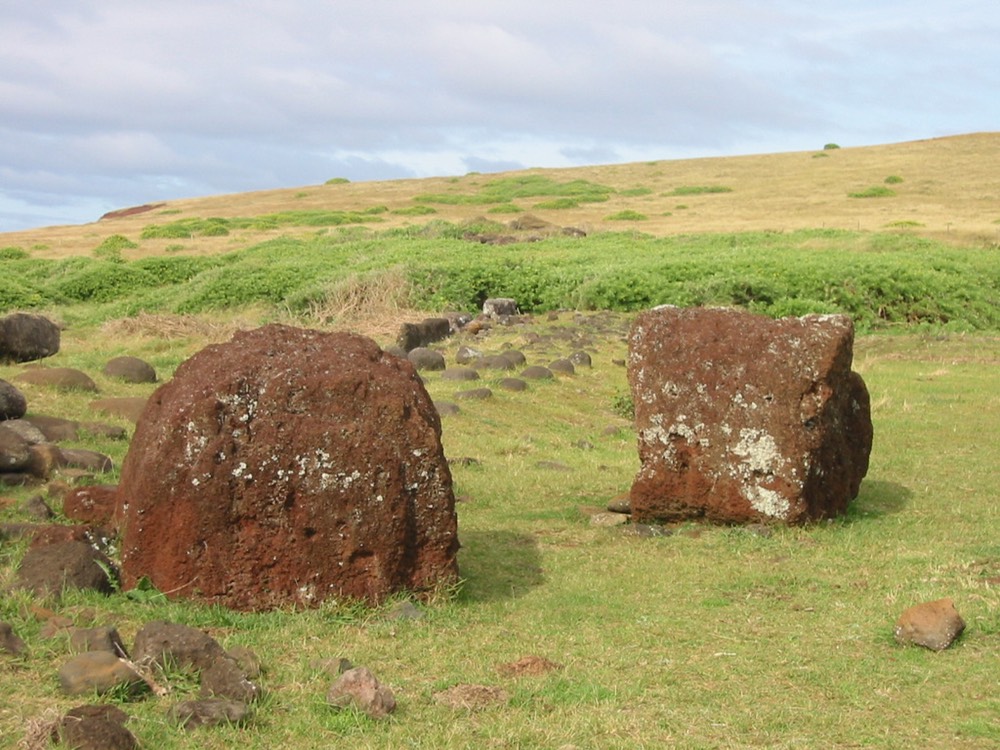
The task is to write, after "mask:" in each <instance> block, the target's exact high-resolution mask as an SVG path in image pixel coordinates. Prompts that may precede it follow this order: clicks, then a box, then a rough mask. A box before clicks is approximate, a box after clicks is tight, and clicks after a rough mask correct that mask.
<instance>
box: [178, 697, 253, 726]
mask: <svg viewBox="0 0 1000 750" xmlns="http://www.w3.org/2000/svg"><path fill="white" fill-rule="evenodd" d="M168 716H169V718H170V720H171V721H172V722H173V723H174V724H176V725H177V726H179V727H182V728H184V729H196V728H198V727H214V726H218V725H219V724H242V723H243V722H245V721H246V720H247V718H248V717H249V716H250V708H249V707H248V706H247V705H246V704H245V703H241V702H240V701H233V700H227V699H225V698H204V699H201V700H191V701H182V702H180V703H178V704H177V705H175V706H173V707H172V708H171V709H170V711H169V713H168Z"/></svg>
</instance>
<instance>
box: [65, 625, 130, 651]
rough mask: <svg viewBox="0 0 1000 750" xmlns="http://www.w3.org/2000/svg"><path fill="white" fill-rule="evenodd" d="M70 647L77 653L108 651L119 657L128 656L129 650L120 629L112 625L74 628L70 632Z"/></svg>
mask: <svg viewBox="0 0 1000 750" xmlns="http://www.w3.org/2000/svg"><path fill="white" fill-rule="evenodd" d="M69 648H70V650H71V651H74V652H76V653H83V652H87V651H107V652H108V653H109V654H114V655H115V656H117V657H124V658H126V659H127V658H128V651H127V650H126V649H125V643H124V642H123V641H122V637H121V635H119V634H118V629H117V628H115V627H114V626H112V625H99V626H97V627H94V628H73V629H71V630H70V632H69Z"/></svg>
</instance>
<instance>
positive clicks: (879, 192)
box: [847, 185, 896, 198]
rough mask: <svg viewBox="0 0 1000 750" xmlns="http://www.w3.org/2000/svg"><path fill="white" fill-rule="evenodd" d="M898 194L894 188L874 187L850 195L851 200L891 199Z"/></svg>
mask: <svg viewBox="0 0 1000 750" xmlns="http://www.w3.org/2000/svg"><path fill="white" fill-rule="evenodd" d="M895 194H896V191H895V190H893V189H892V188H887V187H885V185H873V186H872V187H870V188H865V189H864V190H859V191H857V192H854V193H848V194H847V195H848V197H850V198H891V197H892V196H894V195H895Z"/></svg>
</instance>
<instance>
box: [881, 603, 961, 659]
mask: <svg viewBox="0 0 1000 750" xmlns="http://www.w3.org/2000/svg"><path fill="white" fill-rule="evenodd" d="M964 630H965V621H964V620H963V619H962V616H961V615H959V614H958V610H956V609H955V603H954V602H953V601H952V600H951V599H938V600H936V601H933V602H924V603H923V604H916V605H914V606H912V607H910V608H909V609H907V610H906V611H904V612H903V614H902V615H900V617H899V620H897V621H896V629H895V636H896V641H897V642H898V643H901V644H904V645H905V644H914V645H917V646H923V647H925V648H929V649H932V650H934V651H943V650H944V649H946V648H948V647H949V646H950V645H951V644H952V643H954V642H955V640H956V639H957V638H958V637H959V636H960V635H961V634H962V631H964Z"/></svg>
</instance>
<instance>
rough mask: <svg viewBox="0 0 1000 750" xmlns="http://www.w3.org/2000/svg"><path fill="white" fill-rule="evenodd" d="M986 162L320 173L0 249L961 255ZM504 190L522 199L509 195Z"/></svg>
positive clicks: (877, 150) (988, 153)
mask: <svg viewBox="0 0 1000 750" xmlns="http://www.w3.org/2000/svg"><path fill="white" fill-rule="evenodd" d="M997 153H1000V133H978V134H971V135H963V136H955V137H948V138H938V139H932V140H924V141H914V142H909V143H899V144H892V145H885V146H870V147H863V148H837V149H833V148H826V149H824V148H818V149H817V150H816V151H806V152H795V153H782V154H768V155H759V156H738V157H722V158H705V159H687V160H676V161H671V160H663V161H655V162H643V163H635V164H622V165H612V166H595V167H578V168H573V169H531V170H524V171H519V172H507V173H501V174H490V175H485V174H468V175H465V176H463V177H450V178H449V177H436V178H430V179H420V180H394V181H387V182H364V183H347V182H342V181H339V180H337V179H336V178H335V176H333V175H331V178H332V179H331V181H330V184H325V185H312V186H305V187H301V188H289V189H281V190H267V191H260V192H253V193H240V194H234V195H221V196H213V197H209V198H192V199H188V200H172V201H164V202H157V200H156V196H150V197H149V198H150V204H148V205H153V206H155V207H154V208H153V209H152V210H150V211H146V212H142V213H136V214H132V215H123V216H118V217H115V218H107V219H104V220H101V221H97V222H94V223H90V224H85V225H81V226H63V227H48V228H44V229H34V230H30V231H24V232H9V233H5V234H0V247H5V246H16V247H22V248H28V249H30V251H31V254H32V256H33V257H39V258H43V257H44V258H60V257H65V256H67V255H89V254H91V253H92V252H93V251H94V249H95V248H96V247H98V246H99V245H100V244H101V243H102V241H104V240H105V239H106V238H107V237H108V236H109V235H122V236H124V237H126V238H128V239H129V240H130V241H131V242H133V243H135V244H136V247H134V248H128V249H126V250H125V251H124V255H125V257H126V258H133V257H141V256H148V255H149V254H151V253H163V252H168V251H169V252H183V253H191V254H206V253H218V252H223V251H230V250H234V249H238V248H240V247H246V246H249V245H252V244H255V243H258V242H261V241H263V240H267V239H272V238H274V237H277V236H293V237H294V236H306V235H309V234H313V233H315V232H316V231H317V222H318V223H319V226H322V218H321V216H322V215H323V214H326V215H327V217H328V220H329V221H331V222H332V221H334V220H335V218H336V217H332V216H331V214H335V213H339V214H341V216H340V217H339V219H340V220H343V221H345V222H349V223H359V224H363V225H365V226H369V227H371V228H372V229H389V228H397V227H404V226H414V225H420V224H424V223H426V222H427V221H429V220H432V219H441V220H445V221H448V222H452V223H462V222H466V221H470V220H473V219H475V218H477V217H483V216H485V217H488V218H493V219H497V220H500V221H509V220H510V219H511V218H514V217H516V216H518V215H519V214H521V213H525V212H527V213H531V214H533V215H535V216H538V217H540V218H542V219H544V220H546V221H550V222H552V223H554V224H558V225H560V226H573V227H578V228H580V229H583V230H584V231H587V232H590V233H595V232H602V231H621V230H622V229H633V230H636V231H640V232H643V233H647V234H651V235H654V236H668V235H678V234H690V233H699V232H745V231H779V232H781V231H790V230H795V229H818V228H829V229H844V230H851V231H858V230H861V231H866V232H882V231H890V232H906V233H910V234H916V235H919V236H922V237H927V238H932V239H937V240H942V241H945V242H947V243H950V244H957V245H962V246H967V247H996V246H997V244H998V242H1000V173H998V172H997V170H996V168H995V155H996V154H997ZM532 180H534V181H535V182H534V186H533V187H534V188H535V192H536V193H537V194H534V195H532V194H531V193H532V192H533V191H532V189H531V183H532ZM518 182H521V183H522V185H523V183H528V185H529V188H528V189H526V190H525V189H522V190H520V192H518V190H517V187H518V185H517V183H518ZM497 183H499V188H496V184H497ZM491 185H493V186H494V189H491ZM560 186H562V188H560ZM566 186H569V187H566ZM852 196H870V197H852ZM491 199H493V200H491ZM573 203H575V205H573ZM546 206H549V207H546ZM558 206H562V207H558ZM293 212H294V213H298V214H299V218H298V219H297V220H296V219H295V218H294V217H288V216H286V219H287V220H286V221H284V222H282V223H281V224H280V225H278V223H277V222H275V224H274V225H273V226H269V225H268V224H267V223H266V222H258V223H257V224H254V223H252V222H250V223H248V224H247V225H246V226H235V227H232V228H231V229H230V230H229V232H228V233H227V234H225V235H221V234H220V235H215V236H212V235H208V236H206V235H204V234H195V236H193V237H188V238H185V237H176V236H175V237H156V236H155V232H152V231H150V230H149V229H148V228H149V227H156V226H163V225H169V224H176V223H177V222H179V221H184V220H196V219H208V218H212V217H218V218H222V219H227V220H230V221H232V220H238V219H250V218H253V217H259V216H268V215H271V216H274V215H281V214H286V215H287V214H290V213H293ZM123 213H124V212H123ZM611 217H617V218H611ZM629 217H633V218H629ZM297 222H301V223H297ZM144 230H145V231H146V235H147V236H148V239H144V238H143V232H144Z"/></svg>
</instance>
